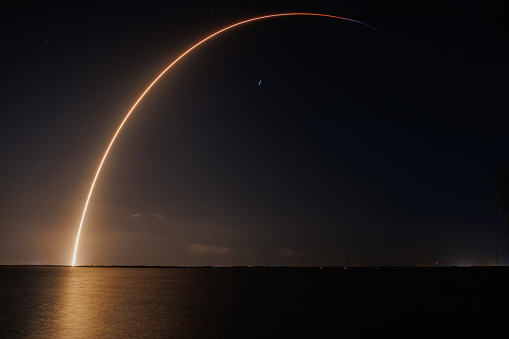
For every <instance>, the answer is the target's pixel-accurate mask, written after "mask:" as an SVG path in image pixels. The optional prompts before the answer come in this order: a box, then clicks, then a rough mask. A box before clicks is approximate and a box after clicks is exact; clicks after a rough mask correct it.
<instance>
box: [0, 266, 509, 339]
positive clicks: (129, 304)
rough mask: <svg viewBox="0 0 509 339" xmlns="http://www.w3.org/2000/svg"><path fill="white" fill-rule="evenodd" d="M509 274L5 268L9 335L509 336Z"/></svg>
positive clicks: (3, 308)
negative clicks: (508, 315) (508, 334)
mask: <svg viewBox="0 0 509 339" xmlns="http://www.w3.org/2000/svg"><path fill="white" fill-rule="evenodd" d="M508 283H509V270H508V268H505V267H499V268H498V267H488V268H485V267H478V268H413V269H411V268H380V269H376V268H352V269H342V268H323V269H320V268H270V267H269V268H265V267H256V268H240V267H239V268H121V267H26V266H2V267H0V337H1V338H23V337H25V338H274V337H279V338H295V337H300V338H331V337H334V338H342V337H356V336H366V335H380V334H390V335H399V336H401V337H414V336H417V335H422V334H428V335H447V334H453V335H456V337H458V335H467V336H468V337H470V336H472V335H476V336H477V335H481V336H483V337H486V336H490V335H493V334H499V333H500V334H504V335H507V333H508V332H507V330H508V324H507V323H508V320H507V319H508V317H507V314H508V313H507V309H508V302H509V284H508Z"/></svg>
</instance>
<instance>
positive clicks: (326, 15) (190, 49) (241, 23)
mask: <svg viewBox="0 0 509 339" xmlns="http://www.w3.org/2000/svg"><path fill="white" fill-rule="evenodd" d="M282 16H320V17H329V18H334V19H341V20H346V21H351V22H355V23H358V24H362V25H364V26H367V27H369V28H372V29H374V30H376V28H375V27H373V26H370V25H368V24H365V23H363V22H361V21H357V20H353V19H348V18H343V17H339V16H335V15H329V14H318V13H280V14H271V15H265V16H260V17H256V18H252V19H248V20H244V21H240V22H237V23H235V24H233V25H230V26H228V27H225V28H223V29H221V30H219V31H217V32H215V33H213V34H211V35H209V36H207V37H205V38H204V39H202V40H200V41H199V42H198V43H196V44H194V45H193V46H192V47H191V48H189V49H188V50H187V51H185V52H184V53H182V54H181V55H180V56H179V57H178V58H177V59H175V60H174V61H173V62H172V63H171V64H170V65H168V66H167V67H166V68H165V69H164V70H163V71H162V72H161V73H160V74H159V75H158V76H157V77H156V78H155V79H154V80H153V81H152V83H151V84H150V85H149V86H148V87H147V88H146V89H145V91H143V93H142V94H141V95H140V97H139V98H138V100H136V102H135V103H134V105H133V106H132V107H131V109H130V110H129V112H127V114H126V116H125V117H124V119H123V120H122V122H121V123H120V125H119V126H118V128H117V130H116V132H115V134H114V135H113V138H112V139H111V141H110V143H109V145H108V147H107V148H106V152H104V155H103V157H102V160H101V162H100V164H99V167H98V168H97V172H96V173H95V176H94V180H93V181H92V185H91V186H90V191H89V192H88V196H87V200H86V202H85V207H84V209H83V214H82V216H81V221H80V226H79V228H78V235H77V236H76V243H75V245H74V254H73V257H72V266H75V265H76V253H77V252H78V242H79V239H80V234H81V229H82V227H83V221H84V220H85V215H86V214H87V209H88V204H89V202H90V197H91V196H92V192H93V191H94V187H95V184H96V182H97V178H98V177H99V173H100V172H101V168H102V166H103V164H104V161H105V160H106V158H107V157H108V153H109V152H110V149H111V146H113V143H114V142H115V140H116V138H117V136H118V134H119V133H120V131H121V130H122V127H123V126H124V124H125V122H126V121H127V119H129V116H130V115H131V113H132V112H133V111H134V110H135V109H136V107H137V106H138V104H139V103H140V101H141V100H142V99H143V98H144V97H145V94H147V93H148V92H149V91H150V89H151V88H152V87H153V86H154V85H155V84H156V82H157V81H158V80H159V79H160V78H161V77H162V76H163V75H164V74H165V73H166V72H167V71H168V70H169V69H170V68H172V67H173V65H175V64H176V63H177V62H178V61H179V60H180V59H182V58H183V57H185V56H186V55H187V54H188V53H189V52H191V51H192V50H194V49H195V48H196V47H198V46H200V45H201V44H203V43H204V42H205V41H207V40H210V39H212V38H213V37H215V36H216V35H219V34H221V33H223V32H225V31H227V30H229V29H232V28H234V27H237V26H240V25H243V24H246V23H248V22H252V21H258V20H262V19H269V18H275V17H282Z"/></svg>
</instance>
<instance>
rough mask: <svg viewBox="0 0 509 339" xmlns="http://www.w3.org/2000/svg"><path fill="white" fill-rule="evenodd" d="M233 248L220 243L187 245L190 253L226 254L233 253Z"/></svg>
mask: <svg viewBox="0 0 509 339" xmlns="http://www.w3.org/2000/svg"><path fill="white" fill-rule="evenodd" d="M231 252H232V250H231V248H229V247H226V246H218V245H205V244H190V245H187V253H188V254H211V255H224V254H229V253H231Z"/></svg>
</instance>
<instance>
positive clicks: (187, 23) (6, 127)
mask: <svg viewBox="0 0 509 339" xmlns="http://www.w3.org/2000/svg"><path fill="white" fill-rule="evenodd" d="M282 12H315V13H324V14H331V15H337V16H343V17H348V18H351V19H354V20H359V21H362V22H365V23H367V24H369V25H371V26H374V27H376V28H378V30H376V31H375V30H373V29H370V28H369V27H366V26H363V25H360V24H356V23H352V22H346V21H341V20H337V19H330V18H319V17H287V18H276V19H269V20H264V21H258V22H255V23H249V24H246V25H244V26H241V27H238V28H236V29H235V30H231V31H228V32H226V33H224V34H222V35H220V36H218V37H216V38H214V39H213V40H211V41H208V42H207V43H206V44H204V45H202V46H200V47H199V48H198V49H196V50H194V51H193V52H192V53H191V54H189V55H188V56H186V58H184V59H183V60H181V62H180V63H178V64H177V65H176V66H175V68H173V69H172V70H170V71H169V73H167V74H166V75H165V77H164V78H163V79H161V80H160V82H159V83H158V84H157V85H156V86H155V87H154V88H153V90H152V91H151V92H150V93H149V94H148V95H147V97H146V98H145V99H144V101H143V102H142V104H141V105H140V106H139V107H138V109H137V110H136V111H135V112H134V113H133V116H132V117H131V118H130V120H128V122H127V124H126V126H125V128H124V129H123V130H122V132H121V134H120V135H119V138H118V139H117V142H116V144H115V145H114V147H113V148H112V151H111V152H110V156H109V158H108V159H107V161H106V163H105V165H104V167H103V171H102V172H101V175H100V177H99V179H98V183H97V186H96V190H95V191H94V194H93V196H92V199H91V202H90V207H89V210H88V214H87V217H86V219H85V223H84V226H83V231H82V236H81V238H80V247H79V250H78V260H77V264H80V265H81V264H92V263H93V262H95V263H96V264H104V265H110V264H117V263H119V264H126V265H130V264H145V263H148V264H149V265H150V264H153V265H182V264H183V262H184V260H185V261H186V264H187V265H208V262H209V260H210V262H211V264H212V265H240V264H241V263H242V262H243V263H244V264H245V265H265V264H266V262H267V259H268V261H269V264H270V265H290V266H297V265H300V260H301V258H302V260H303V264H304V265H323V266H325V265H346V264H347V258H348V257H349V258H350V263H351V264H352V265H434V263H435V261H438V262H439V264H440V265H492V264H495V251H496V250H498V253H499V258H500V260H501V263H502V264H507V261H508V260H509V255H508V254H507V252H506V243H507V234H506V230H505V218H506V216H505V215H504V214H503V213H501V212H500V205H499V203H498V194H499V192H500V175H501V173H502V171H504V170H505V169H507V168H508V167H509V133H508V126H509V116H508V113H509V103H508V99H509V83H508V76H509V63H508V60H509V24H508V20H509V19H508V18H509V4H508V2H507V1H493V2H490V1H463V0H461V1H460V0H458V1H422V2H419V1H417V2H415V1H412V2H409V1H400V2H394V1H388V2H386V1H384V2H381V1H255V0H252V1H245V0H239V1H236V0H232V1H180V2H179V1H168V2H166V3H159V2H152V1H143V2H142V1H138V2H126V1H121V2H120V1H119V2H108V3H104V2H102V1H98V2H90V1H72V2H69V1H67V2H61V3H60V2H56V3H52V2H44V3H42V2H33V3H31V2H16V5H15V7H10V8H5V9H3V10H2V12H1V14H0V18H1V25H2V26H1V41H2V49H1V51H2V53H1V55H0V58H1V63H0V67H1V71H0V84H1V86H2V87H1V92H0V112H1V118H2V123H1V127H2V133H1V134H0V185H1V186H0V187H1V191H0V192H1V195H0V199H1V204H0V218H1V219H0V264H21V263H26V264H59V263H62V264H70V263H71V259H72V251H73V248H74V241H75V237H76V234H77V230H78V226H79V221H80V218H81V213H82V210H83V206H84V203H85V199H86V196H87V194H88V190H89V186H90V184H91V181H92V179H93V176H94V174H95V171H96V169H97V166H98V163H99V161H100V159H101V157H102V154H103V152H104V150H105V149H106V147H107V144H108V142H109V139H110V138H111V137H112V135H113V133H114V131H115V130H116V128H117V126H118V124H119V123H120V122H121V120H122V118H123V117H124V115H125V113H126V112H127V111H128V110H129V108H130V107H131V105H132V104H133V103H134V102H135V100H136V99H137V97H138V96H139V95H140V94H141V93H142V91H143V90H144V89H145V88H146V86H147V85H148V84H149V83H150V82H151V81H152V79H153V78H154V77H155V76H156V75H157V74H158V73H160V72H161V71H162V70H163V69H164V68H165V67H166V66H167V65H168V64H170V62H171V61H173V60H174V59H175V58H176V57H177V56H178V55H179V54H180V53H182V52H184V51H185V50H186V49H187V48H189V47H191V46H192V45H193V44H194V43H196V42H197V41H198V40H200V39H202V38H204V37H205V36H207V35H209V34H211V33H213V32H215V31H217V30H219V29H221V28H223V27H225V26H228V25H229V24H232V23H235V22H237V21H240V20H244V19H248V18H252V17H256V16H260V15H266V14H274V13H282ZM260 81H261V83H260Z"/></svg>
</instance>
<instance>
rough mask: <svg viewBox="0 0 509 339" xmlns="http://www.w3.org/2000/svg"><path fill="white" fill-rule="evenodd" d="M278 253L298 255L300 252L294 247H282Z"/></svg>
mask: <svg viewBox="0 0 509 339" xmlns="http://www.w3.org/2000/svg"><path fill="white" fill-rule="evenodd" d="M278 255H279V256H281V257H296V256H297V255H298V254H297V252H295V250H294V249H293V248H281V249H279V250H278Z"/></svg>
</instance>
